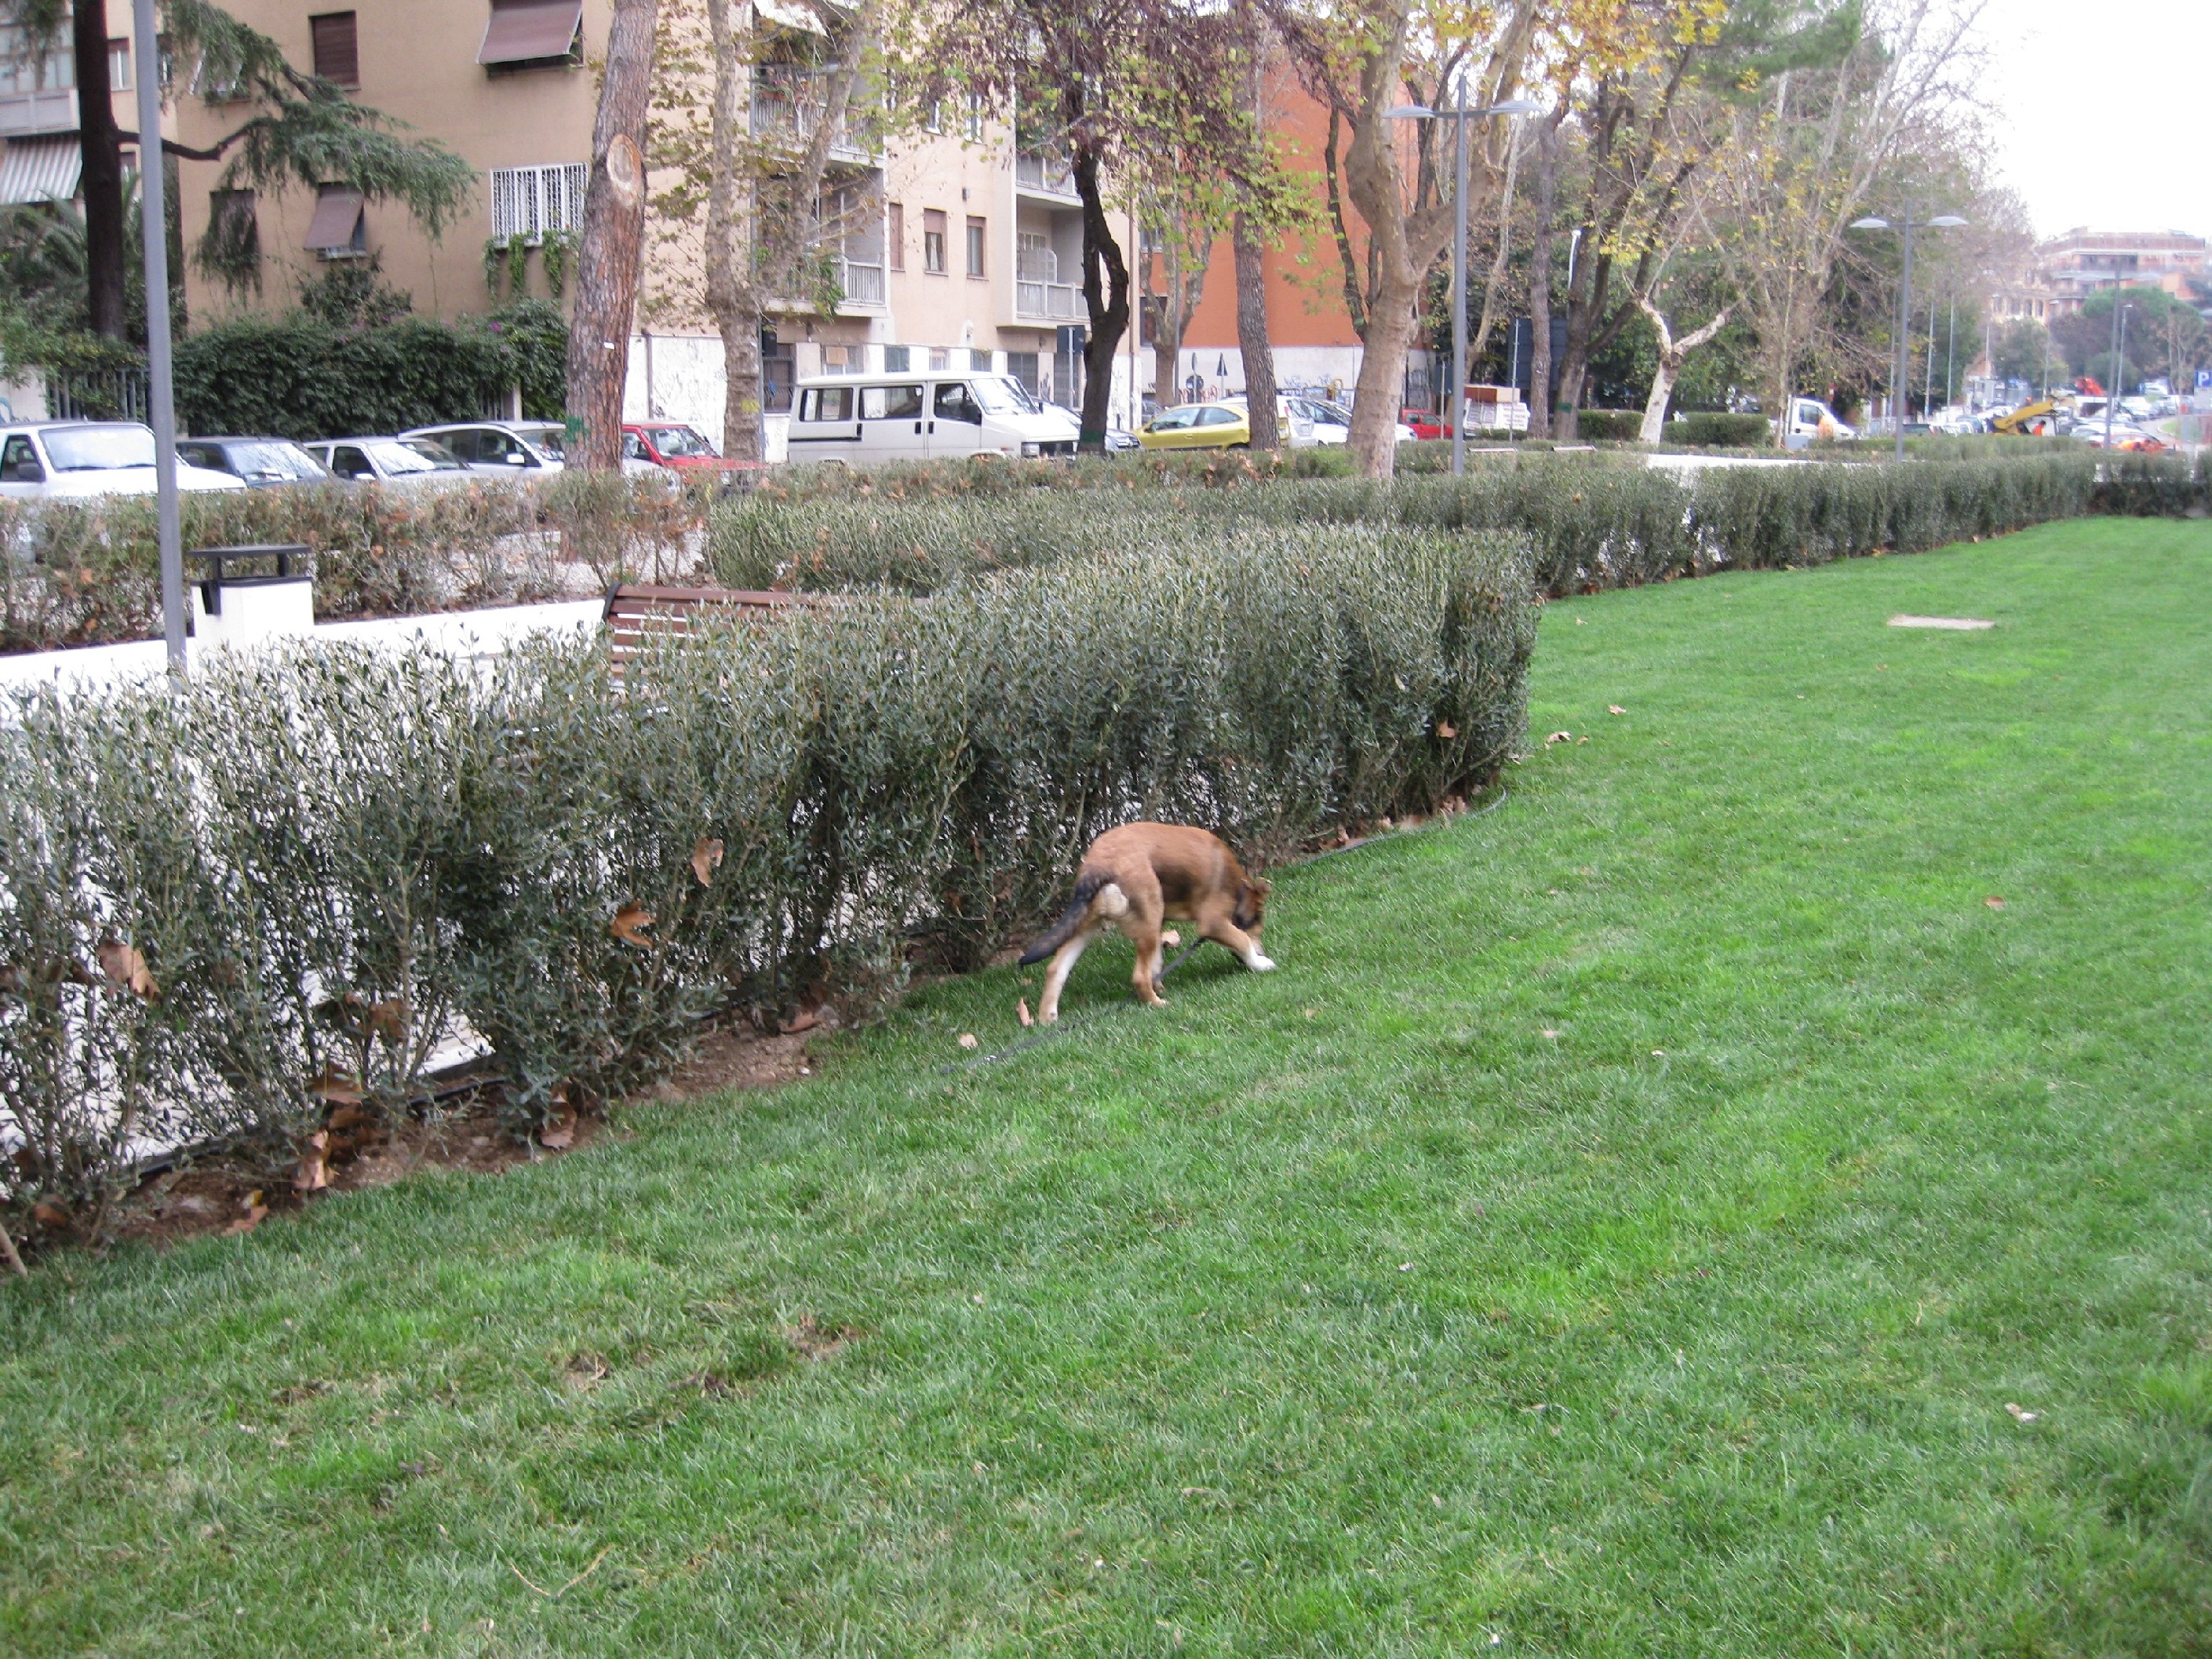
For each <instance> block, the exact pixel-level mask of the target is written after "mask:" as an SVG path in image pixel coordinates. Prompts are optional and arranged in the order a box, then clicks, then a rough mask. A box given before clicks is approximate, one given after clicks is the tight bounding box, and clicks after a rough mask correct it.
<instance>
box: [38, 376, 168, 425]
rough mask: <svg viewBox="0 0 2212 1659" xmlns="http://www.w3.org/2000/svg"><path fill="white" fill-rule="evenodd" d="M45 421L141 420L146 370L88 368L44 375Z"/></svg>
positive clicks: (144, 416) (144, 415)
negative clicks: (76, 371) (77, 371)
mask: <svg viewBox="0 0 2212 1659" xmlns="http://www.w3.org/2000/svg"><path fill="white" fill-rule="evenodd" d="M46 418H47V419H49V420H54V421H143V420H144V419H145V418H146V371H145V370H144V369H143V368H100V369H88V370H83V371H81V372H79V373H76V374H49V375H47V376H46Z"/></svg>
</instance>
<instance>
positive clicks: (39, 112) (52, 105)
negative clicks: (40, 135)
mask: <svg viewBox="0 0 2212 1659" xmlns="http://www.w3.org/2000/svg"><path fill="white" fill-rule="evenodd" d="M74 131H76V88H74V87H62V88H46V89H44V90H42V91H38V92H17V93H10V94H8V95H7V96H5V97H0V137H5V136H9V135H12V134H15V133H29V132H74Z"/></svg>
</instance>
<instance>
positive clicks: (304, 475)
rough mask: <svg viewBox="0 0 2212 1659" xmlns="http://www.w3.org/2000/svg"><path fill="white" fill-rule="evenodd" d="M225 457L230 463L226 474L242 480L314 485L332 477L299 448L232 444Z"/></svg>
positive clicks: (266, 444)
mask: <svg viewBox="0 0 2212 1659" xmlns="http://www.w3.org/2000/svg"><path fill="white" fill-rule="evenodd" d="M223 453H224V454H225V455H226V456H227V457H228V459H229V461H230V465H228V466H227V467H225V468H224V469H223V471H227V472H235V473H236V474H237V475H238V476H239V477H241V478H257V479H261V480H264V481H265V482H270V483H276V482H291V483H314V482H315V481H317V480H319V479H322V478H327V477H330V476H331V475H330V474H329V472H327V471H325V470H324V467H323V465H322V464H321V463H320V462H319V461H318V460H316V459H315V458H314V457H313V456H312V455H310V454H309V453H307V451H306V450H304V449H302V448H301V447H300V446H299V445H297V444H288V443H277V442H273V441H272V442H269V443H258V444H229V445H227V446H225V447H224V451H223Z"/></svg>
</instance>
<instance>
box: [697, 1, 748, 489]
mask: <svg viewBox="0 0 2212 1659" xmlns="http://www.w3.org/2000/svg"><path fill="white" fill-rule="evenodd" d="M730 6H731V0H707V29H708V35H709V37H710V38H711V39H712V40H713V42H714V112H713V117H712V119H711V121H710V124H709V129H708V141H709V143H710V145H711V147H712V149H713V161H712V167H713V171H712V174H711V177H710V179H709V182H708V194H707V246H706V265H707V288H706V299H707V309H708V313H709V314H711V315H712V316H713V318H714V328H715V331H716V332H717V333H719V334H720V336H721V337H722V376H723V393H722V453H723V455H724V456H725V457H726V458H727V459H731V460H735V461H757V460H759V459H761V458H762V457H761V355H760V325H761V311H760V289H759V287H758V285H757V283H756V282H755V280H754V276H755V273H754V271H753V269H752V260H753V241H754V238H753V223H754V210H755V191H754V189H753V178H752V169H751V165H750V159H749V158H748V157H746V156H745V155H744V141H745V138H746V137H747V136H748V133H747V128H748V126H749V125H750V123H749V114H750V109H751V106H752V64H751V53H750V51H749V50H748V44H749V43H747V42H744V41H741V40H739V39H738V33H737V31H736V30H735V29H733V28H732V27H731V21H730Z"/></svg>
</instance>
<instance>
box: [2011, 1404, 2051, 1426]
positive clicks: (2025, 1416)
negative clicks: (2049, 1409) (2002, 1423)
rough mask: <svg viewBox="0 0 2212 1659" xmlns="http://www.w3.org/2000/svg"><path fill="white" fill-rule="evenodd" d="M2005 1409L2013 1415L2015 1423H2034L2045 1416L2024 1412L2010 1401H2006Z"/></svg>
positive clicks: (2038, 1413)
mask: <svg viewBox="0 0 2212 1659" xmlns="http://www.w3.org/2000/svg"><path fill="white" fill-rule="evenodd" d="M2005 1409H2006V1410H2007V1411H2008V1412H2010V1413H2012V1420H2013V1421H2014V1422H2015V1423H2033V1422H2034V1421H2035V1419H2037V1418H2039V1417H2040V1416H2041V1415H2042V1414H2043V1413H2040V1412H2032V1411H2027V1410H2024V1409H2023V1408H2021V1407H2018V1406H2015V1405H2014V1404H2013V1403H2012V1401H2009V1400H2008V1401H2005Z"/></svg>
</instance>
